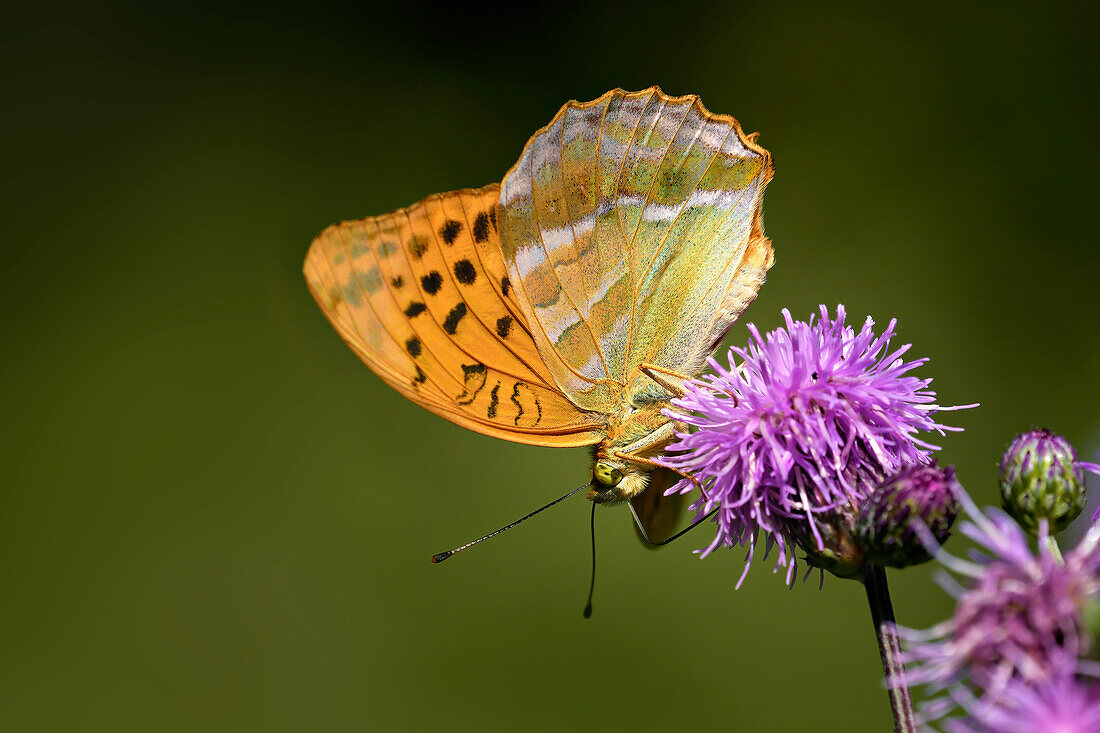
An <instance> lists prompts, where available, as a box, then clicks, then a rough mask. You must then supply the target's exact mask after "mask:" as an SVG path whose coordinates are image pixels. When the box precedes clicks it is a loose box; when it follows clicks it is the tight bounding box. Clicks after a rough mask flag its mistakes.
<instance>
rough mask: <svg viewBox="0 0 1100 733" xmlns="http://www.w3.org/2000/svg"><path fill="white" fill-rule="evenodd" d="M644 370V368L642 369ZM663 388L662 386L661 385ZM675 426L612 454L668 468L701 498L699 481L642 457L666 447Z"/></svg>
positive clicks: (667, 425) (623, 458)
mask: <svg viewBox="0 0 1100 733" xmlns="http://www.w3.org/2000/svg"><path fill="white" fill-rule="evenodd" d="M643 369H644V367H643ZM658 384H660V383H659V382H658ZM661 386H664V385H661ZM675 430H676V429H675V426H674V425H673V424H672V423H665V424H664V425H662V426H661V427H660V428H658V429H657V430H654V431H653V432H652V433H650V434H649V435H647V436H645V437H644V438H642V439H641V440H638V441H636V442H634V443H631V444H630V445H627V446H623V448H622V449H620V450H616V451H614V452H613V453H612V455H614V456H615V457H616V458H621V459H622V460H624V461H630V462H631V463H637V464H639V465H641V466H648V467H650V468H668V469H669V470H671V471H673V472H674V473H678V474H680V475H681V476H683V477H684V478H686V479H688V480H689V481H691V483H693V484H695V485H696V486H698V487H699V490H700V491H702V492H703V496H706V491H705V490H704V489H703V485H702V484H701V483H699V480H698V479H697V478H695V477H694V476H692V475H691V474H689V473H684V472H683V471H680V470H677V469H675V468H671V467H669V466H662V465H661V464H660V463H657V461H655V460H653V459H652V458H647V457H646V456H644V455H642V454H643V453H649V452H652V451H655V450H658V449H660V448H662V447H663V446H665V445H667V444H668V443H669V442H670V441H671V440H672V438H673V436H674V435H675Z"/></svg>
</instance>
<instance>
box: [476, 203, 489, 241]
mask: <svg viewBox="0 0 1100 733" xmlns="http://www.w3.org/2000/svg"><path fill="white" fill-rule="evenodd" d="M488 238H489V217H488V216H486V215H485V212H484V211H483V212H481V213H480V214H478V215H477V218H476V219H474V241H475V242H478V243H481V242H484V241H485V240H486V239H488Z"/></svg>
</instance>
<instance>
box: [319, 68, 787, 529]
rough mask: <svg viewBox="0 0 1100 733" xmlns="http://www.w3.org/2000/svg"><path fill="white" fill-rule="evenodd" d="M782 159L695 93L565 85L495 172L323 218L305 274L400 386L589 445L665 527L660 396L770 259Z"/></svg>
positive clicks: (691, 366)
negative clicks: (765, 209) (580, 94)
mask: <svg viewBox="0 0 1100 733" xmlns="http://www.w3.org/2000/svg"><path fill="white" fill-rule="evenodd" d="M772 173H773V166H772V160H771V156H770V154H769V153H768V152H767V151H766V150H764V149H763V148H761V147H760V146H758V145H757V144H756V134H755V133H754V134H751V135H746V134H745V133H744V132H742V130H741V127H740V125H739V124H738V123H737V121H736V120H735V119H733V118H732V117H729V116H727V115H720V114H713V113H711V112H709V111H707V109H706V108H705V107H704V106H703V105H702V103H701V102H700V101H699V98H698V97H697V96H694V95H691V96H684V97H675V96H669V95H666V94H665V93H664V92H662V91H661V90H660V89H659V88H657V87H651V88H649V89H645V90H643V91H640V92H626V91H623V90H621V89H614V90H612V91H609V92H607V93H606V94H604V95H603V96H601V97H599V98H598V99H595V100H593V101H590V102H576V101H570V102H567V103H566V104H565V105H564V106H563V107H562V108H561V110H560V111H559V112H558V113H557V115H555V117H554V118H553V119H552V120H551V121H550V123H549V124H548V125H546V126H545V127H543V128H541V129H540V130H538V131H537V132H536V133H535V134H534V135H533V136H532V137H531V138H530V140H528V142H527V144H526V146H525V147H524V149H523V153H522V155H521V156H520V158H519V160H518V161H517V162H516V164H515V165H514V166H512V168H511V169H510V170H509V171H508V172H507V173H506V174H505V175H504V178H503V180H502V181H501V182H500V183H499V184H492V185H489V186H485V187H484V188H478V189H465V190H461V191H452V192H450V193H442V194H435V195H433V196H429V197H427V198H425V199H423V200H421V201H419V202H417V203H415V204H413V205H412V206H409V207H407V208H404V209H398V210H397V211H394V212H392V213H389V214H384V215H382V216H373V217H368V218H366V219H360V220H357V221H347V222H343V223H340V224H336V225H333V226H330V227H328V228H327V229H325V230H324V231H323V232H321V234H320V235H318V236H317V238H316V239H315V240H314V241H313V243H312V245H311V246H310V248H309V253H308V254H307V256H306V259H305V265H304V273H305V278H306V282H307V284H308V286H309V289H310V292H311V293H312V294H313V297H314V298H315V300H316V301H317V303H318V305H319V306H320V308H321V310H322V312H323V313H324V315H325V316H326V318H328V320H329V321H330V322H331V323H332V325H333V327H335V329H336V331H337V332H338V333H339V334H340V336H341V337H342V338H343V340H344V341H345V342H347V344H348V346H350V347H351V349H352V350H353V351H354V352H355V353H356V354H357V355H358V356H359V358H360V359H362V360H363V361H364V362H365V363H366V364H367V366H369V367H370V368H371V369H372V370H373V371H374V372H375V373H376V374H377V375H378V376H379V377H381V378H382V380H383V381H385V382H386V383H387V384H388V385H390V386H391V387H393V388H394V389H396V390H397V391H398V392H400V393H401V394H403V395H405V396H406V397H408V398H409V399H411V400H412V401H413V402H415V403H417V404H419V405H420V406H422V407H424V408H426V409H428V410H429V411H431V412H433V413H435V414H436V415H439V416H441V417H443V418H446V419H447V420H450V421H452V422H454V423H456V424H458V425H461V426H463V427H466V428H469V429H470V430H473V431H475V432H478V433H481V434H483V435H490V436H494V437H498V438H504V439H505V440H511V441H515V442H518V443H527V444H532V445H542V446H558V447H569V446H593V453H594V465H593V469H592V481H591V486H592V489H591V491H590V493H589V495H588V498H589V499H591V500H592V501H594V502H597V503H615V502H619V501H622V500H630V501H631V503H632V504H633V506H634V508H635V510H636V512H635V513H636V515H638V516H640V517H641V520H640V521H641V522H642V523H643V526H644V527H645V528H647V529H649V530H650V531H651V532H653V533H654V535H656V536H660V535H661V534H667V530H668V528H669V527H670V526H671V524H672V523H673V521H674V518H673V517H672V515H674V514H675V513H676V512H677V511H678V505H677V504H676V502H675V501H673V500H671V497H664V496H663V492H664V489H666V488H668V486H670V485H671V483H672V479H673V478H674V477H670V472H669V471H668V470H667V469H664V468H663V467H661V466H660V465H659V464H658V463H657V462H656V460H655V459H656V458H658V457H659V456H660V455H661V452H662V450H663V449H664V447H665V446H667V445H668V444H669V443H670V442H671V441H672V440H673V439H674V437H675V432H676V430H677V428H681V429H682V428H683V426H680V425H677V424H676V423H674V422H673V421H672V420H670V419H669V418H668V417H667V416H665V414H664V410H665V409H666V408H667V407H668V404H669V401H670V400H671V399H672V398H673V397H675V396H678V395H680V394H682V391H683V383H684V381H685V380H687V379H690V378H692V377H695V376H698V375H699V374H700V373H701V372H702V370H703V368H704V367H705V364H706V359H707V357H709V356H711V355H712V354H713V353H714V351H715V350H716V349H717V347H718V345H719V343H720V342H721V340H722V338H723V336H725V334H726V332H727V331H728V330H729V328H730V327H731V326H732V325H733V323H734V321H735V320H736V319H737V317H738V316H739V315H740V314H741V313H742V312H743V311H744V310H745V308H747V307H748V305H749V304H750V303H751V302H752V300H753V299H754V298H755V297H756V294H757V292H758V291H759V289H760V287H761V285H762V284H763V282H764V277H765V274H766V273H767V271H768V269H769V268H770V267H771V265H772V263H773V261H774V256H773V252H772V247H771V243H770V241H769V240H768V238H767V237H766V236H765V235H764V229H763V225H762V222H761V202H762V196H763V193H764V188H765V186H766V185H767V183H768V181H769V180H770V179H771V177H772ZM582 488H583V487H582Z"/></svg>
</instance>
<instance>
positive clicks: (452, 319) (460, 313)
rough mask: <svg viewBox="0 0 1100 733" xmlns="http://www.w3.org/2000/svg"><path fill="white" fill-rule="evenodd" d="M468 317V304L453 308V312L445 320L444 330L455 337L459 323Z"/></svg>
mask: <svg viewBox="0 0 1100 733" xmlns="http://www.w3.org/2000/svg"><path fill="white" fill-rule="evenodd" d="M465 315H466V304H465V303H459V304H458V305H456V306H455V307H454V308H451V312H450V313H448V314H447V317H446V318H444V319H443V330H444V331H446V332H447V333H449V334H450V335H452V336H454V335H455V331H456V330H458V322H459V321H461V320H462V319H463V317H465Z"/></svg>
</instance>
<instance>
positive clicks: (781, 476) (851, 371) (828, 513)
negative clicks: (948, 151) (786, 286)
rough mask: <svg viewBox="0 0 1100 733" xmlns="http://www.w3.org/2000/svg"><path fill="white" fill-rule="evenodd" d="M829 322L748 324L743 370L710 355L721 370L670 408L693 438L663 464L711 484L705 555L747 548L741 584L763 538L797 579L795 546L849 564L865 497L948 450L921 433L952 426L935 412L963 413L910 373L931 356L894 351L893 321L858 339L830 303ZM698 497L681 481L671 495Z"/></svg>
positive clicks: (705, 504) (869, 325)
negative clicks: (710, 530) (712, 529)
mask: <svg viewBox="0 0 1100 733" xmlns="http://www.w3.org/2000/svg"><path fill="white" fill-rule="evenodd" d="M819 315H820V317H819V318H817V319H816V320H815V318H814V317H813V316H811V317H810V319H809V321H808V322H803V321H795V320H794V319H793V318H792V317H791V314H790V312H789V311H787V310H786V309H784V310H783V319H784V321H785V326H784V327H783V328H779V329H777V330H775V331H772V332H770V333H768V334H767V336H761V334H760V332H759V330H757V328H756V327H755V326H754V325H752V324H750V325H749V327H748V328H749V333H750V335H751V338H752V341H751V343H750V344H749V346H748V348H747V349H741V348H734V349H731V351H730V354H729V361H730V364H731V365H733V364H734V356H737V357H739V358H740V359H741V363H740V365H736V366H731V368H729V369H726V368H724V367H722V366H721V365H720V364H718V362H716V361H715V360H714V359H711V360H710V365H711V367H712V368H713V369H714V370H715V372H717V374H715V375H704V376H702V377H701V378H700V379H698V380H692V381H690V382H688V383H687V384H686V385H685V387H686V389H687V393H686V394H685V396H684V397H683V398H680V399H677V400H673V402H672V404H673V406H674V408H675V409H672V410H669V411H668V412H667V414H668V415H669V416H670V417H671V418H673V419H674V420H677V421H679V422H681V423H683V424H686V425H688V426H690V427H692V428H694V429H695V430H694V431H693V432H689V433H677V437H678V438H679V440H678V442H676V443H673V444H672V445H670V446H669V451H670V454H669V455H668V456H666V457H665V458H664V459H663V462H664V463H665V465H667V466H669V467H671V468H674V469H676V470H679V471H683V472H686V473H690V474H691V475H693V476H695V477H696V478H697V479H699V480H700V481H701V482H702V483H703V485H704V486H705V491H706V495H705V497H704V498H702V499H700V500H699V501H697V502H696V503H695V505H694V508H695V509H696V511H697V512H699V513H700V514H703V513H706V512H709V511H711V510H712V509H714V508H717V509H718V513H717V515H716V517H715V521H716V522H717V525H718V532H717V535H716V537H715V539H714V541H713V542H712V543H711V544H710V546H709V547H707V548H705V549H704V550H703V551H702V552H703V555H704V556H705V555H706V554H709V553H710V552H711V551H713V550H714V549H715V548H717V547H721V546H726V547H732V546H734V545H740V546H746V545H747V546H748V548H749V550H748V557H747V559H746V565H745V573H743V574H742V576H741V579H740V580H739V581H738V586H740V584H741V582H742V581H743V580H744V578H745V574H746V573H747V572H748V569H749V567H750V565H751V562H752V556H753V553H754V550H755V546H756V542H757V537H758V534H759V531H760V530H763V531H764V532H765V533H766V534H767V541H766V550H771V549H772V547H773V546H777V547H778V550H779V556H778V558H777V563H776V570H778V569H779V568H780V567H784V566H785V567H786V568H787V582H788V583H791V582H793V579H794V575H795V572H796V560H795V557H794V554H793V549H794V548H793V547H792V546H791V541H792V539H793V540H794V541H796V542H798V543H799V544H800V545H801V546H802V547H803V549H806V550H807V551H808V552H810V553H811V554H814V553H815V551H816V553H817V554H818V557H820V556H821V555H828V554H829V553H830V552H831V553H833V554H834V555H836V556H837V557H838V559H839V562H840V563H841V564H843V560H844V557H843V556H844V554H845V553H846V552H848V551H849V550H850V548H851V545H852V543H851V537H850V533H849V532H848V531H847V530H848V529H850V525H851V521H852V520H853V519H854V514H855V512H856V511H857V510H858V507H859V504H860V502H861V500H862V499H863V498H865V497H866V496H867V494H868V493H869V492H870V491H872V490H873V489H874V487H875V486H877V485H878V484H879V482H880V481H881V480H882V479H883V478H885V477H886V476H889V475H892V474H894V473H895V472H897V471H898V470H899V469H900V468H902V467H903V466H906V465H910V464H916V463H928V462H930V461H931V456H932V451H934V450H938V446H935V445H932V444H930V443H927V442H925V441H924V440H922V439H921V438H920V437H918V434H919V433H921V432H928V431H936V432H939V433H940V434H941V435H942V434H943V432H944V431H946V430H953V429H954V428H949V427H947V426H945V425H941V424H940V423H938V422H936V421H935V420H934V419H933V416H934V415H935V414H936V413H937V412H938V411H939V410H942V409H959V408H941V407H939V406H937V405H936V404H935V397H936V395H935V392H933V391H932V390H930V389H929V388H928V385H929V383H930V382H931V381H932V380H931V379H919V378H917V377H915V376H912V375H910V372H911V371H912V370H914V369H915V368H917V367H919V366H921V365H922V364H924V363H925V361H927V359H913V360H910V361H905V360H904V359H903V358H902V357H903V356H904V355H905V354H906V353H907V352H908V351H909V348H910V345H909V344H906V345H905V346H901V347H899V348H897V349H893V350H891V348H890V341H891V339H892V338H893V336H894V326H895V324H896V321H895V320H891V321H890V323H889V325H887V327H886V329H885V330H884V331H883V332H882V334H881V335H877V336H876V335H875V333H874V331H873V326H874V321H873V320H872V319H871V318H868V319H867V320H866V321H865V322H864V324H863V327H862V328H861V329H860V330H859V331H858V332H857V331H856V330H855V329H854V328H852V327H851V326H849V325H847V324H846V323H845V312H844V307H843V306H837V310H836V317H835V318H832V317H830V314H829V312H828V310H827V309H826V308H825V306H821V309H820V314H819ZM970 406H972V405H967V407H970ZM692 489H693V485H692V484H690V483H688V482H686V481H682V482H680V483H679V484H677V485H676V486H674V487H673V488H672V489H670V490H669V493H673V492H677V491H679V492H681V493H687V492H690V491H691V490H692ZM765 554H766V553H765ZM831 569H832V568H831ZM834 572H836V570H834ZM837 574H842V573H840V572H837Z"/></svg>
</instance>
